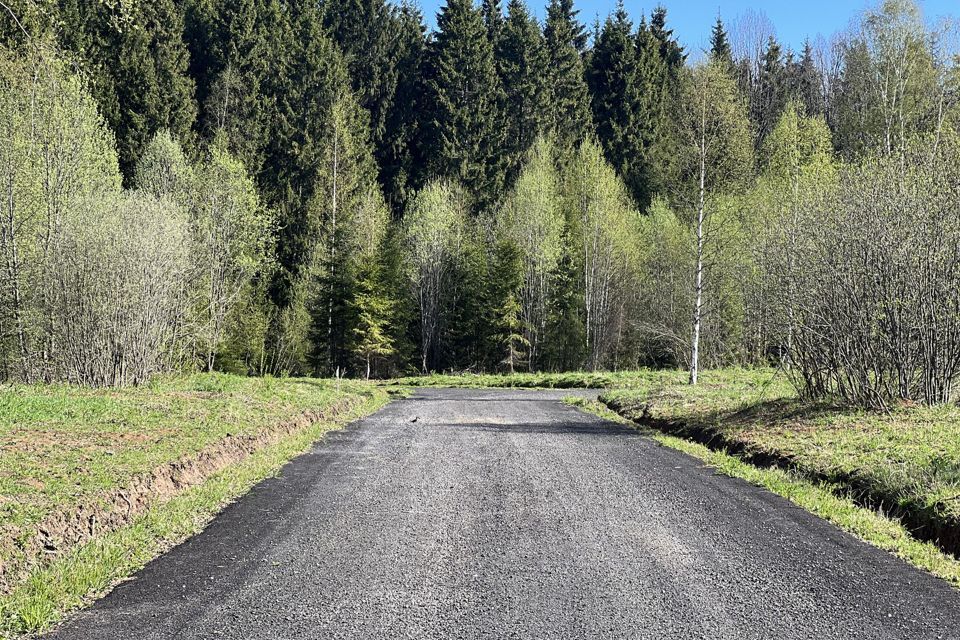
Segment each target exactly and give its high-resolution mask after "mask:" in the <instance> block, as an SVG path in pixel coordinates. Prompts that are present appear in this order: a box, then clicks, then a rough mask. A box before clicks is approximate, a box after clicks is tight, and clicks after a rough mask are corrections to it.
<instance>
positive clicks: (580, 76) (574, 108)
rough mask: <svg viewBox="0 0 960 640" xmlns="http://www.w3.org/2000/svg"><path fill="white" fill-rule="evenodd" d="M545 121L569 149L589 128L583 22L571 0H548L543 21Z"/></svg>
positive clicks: (567, 150)
mask: <svg viewBox="0 0 960 640" xmlns="http://www.w3.org/2000/svg"><path fill="white" fill-rule="evenodd" d="M544 40H545V43H546V49H547V70H548V75H547V85H548V87H549V89H550V94H551V95H550V100H549V102H548V107H549V112H548V114H549V115H548V117H549V120H548V123H549V126H550V129H549V130H550V132H551V133H552V134H553V135H554V138H555V139H556V141H557V144H558V145H559V146H560V148H561V149H563V150H564V151H566V152H569V151H572V150H573V149H575V148H576V146H577V145H578V144H580V142H581V141H582V140H583V139H584V138H585V137H586V136H587V133H588V131H589V130H590V121H591V120H590V93H589V90H588V89H587V84H586V82H585V81H584V69H583V61H582V59H581V55H580V54H581V51H582V50H583V49H584V47H585V46H586V40H587V38H586V34H585V33H584V30H583V25H581V24H580V23H579V22H577V11H576V10H574V8H573V0H550V4H549V5H548V6H547V20H546V23H545V25H544Z"/></svg>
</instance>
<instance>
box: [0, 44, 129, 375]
mask: <svg viewBox="0 0 960 640" xmlns="http://www.w3.org/2000/svg"><path fill="white" fill-rule="evenodd" d="M0 112H2V117H0V180H2V189H3V194H4V197H3V205H2V217H0V256H2V260H3V264H2V279H0V295H2V302H3V304H0V323H2V328H0V340H3V341H10V340H12V341H13V348H12V349H10V350H9V351H12V352H13V353H14V354H15V364H13V365H12V366H11V365H8V366H7V367H6V368H7V369H8V370H11V371H12V373H13V374H14V375H15V376H16V377H17V378H18V379H21V380H26V381H36V380H52V379H62V378H61V376H62V375H63V370H62V369H61V368H60V364H61V363H62V361H59V360H58V358H59V357H60V355H61V352H60V347H61V345H60V344H58V343H57V340H56V333H55V331H56V328H57V327H56V316H57V310H58V307H57V306H56V304H55V294H56V291H57V289H56V287H57V285H56V277H57V273H56V270H55V268H54V266H55V263H54V260H55V259H56V258H58V257H59V256H60V254H61V252H60V244H61V243H62V242H63V241H65V240H67V239H68V236H66V235H64V233H63V229H64V226H65V222H66V221H67V220H70V219H72V218H73V217H74V216H76V215H78V213H80V212H82V211H83V209H84V207H85V206H86V203H87V202H88V201H93V200H95V199H96V198H97V197H98V196H99V195H100V194H113V193H116V192H117V191H118V190H119V188H120V173H119V169H118V165H117V155H116V150H115V149H114V147H113V141H112V139H111V136H110V133H109V131H108V129H107V128H106V126H105V125H104V123H103V120H102V119H101V118H100V116H99V114H98V112H97V107H96V103H95V102H94V100H93V98H92V97H91V96H90V94H89V93H87V91H86V90H85V88H84V83H83V81H82V80H81V79H80V78H79V77H78V76H77V75H75V74H74V73H72V72H71V69H70V67H69V66H68V65H67V64H66V63H65V62H64V61H63V60H62V58H61V57H60V56H59V55H58V54H57V53H56V52H55V51H54V49H53V48H52V47H51V46H50V45H49V44H47V43H46V42H38V43H36V44H35V46H32V47H30V48H28V49H25V50H24V54H23V56H17V55H15V54H12V53H10V52H2V53H0Z"/></svg>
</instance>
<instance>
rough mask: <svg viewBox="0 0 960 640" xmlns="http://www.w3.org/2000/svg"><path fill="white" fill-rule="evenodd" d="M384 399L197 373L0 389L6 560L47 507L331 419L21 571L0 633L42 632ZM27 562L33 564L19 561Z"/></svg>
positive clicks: (2, 603)
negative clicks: (274, 431)
mask: <svg viewBox="0 0 960 640" xmlns="http://www.w3.org/2000/svg"><path fill="white" fill-rule="evenodd" d="M387 399H388V393H387V392H386V391H384V390H383V389H380V388H377V387H375V386H373V385H368V384H364V383H359V382H356V383H354V382H344V383H342V384H341V385H337V384H336V383H334V382H331V381H319V380H299V379H271V378H266V379H255V378H240V377H235V376H225V375H198V376H192V377H185V378H167V379H160V380H158V381H157V382H156V383H154V384H152V385H150V386H148V387H143V388H136V389H123V390H88V389H79V388H75V387H69V386H15V387H6V388H3V389H2V390H0V451H2V456H0V522H2V523H3V530H2V535H3V536H4V537H3V540H4V541H5V542H6V545H4V546H0V551H2V552H3V553H4V556H3V557H2V560H3V561H4V562H11V561H16V560H17V559H18V558H17V549H18V545H17V542H18V541H22V540H24V539H26V538H27V537H29V536H31V535H33V533H34V532H35V530H36V526H37V524H38V523H39V522H41V521H42V520H43V519H44V518H45V517H46V516H48V515H50V514H51V513H53V512H55V511H66V512H69V511H70V510H71V509H72V508H74V507H75V506H76V505H78V504H81V503H88V502H89V501H90V500H94V501H95V500H96V499H97V497H98V496H101V495H104V494H105V493H107V492H109V491H110V490H111V489H116V488H118V487H123V486H125V485H126V484H127V483H128V482H129V481H130V480H132V479H133V478H134V477H135V476H137V475H139V474H143V473H147V472H149V471H151V470H152V469H154V468H156V467H158V466H161V465H163V464H164V463H167V462H173V461H176V460H178V459H180V458H182V457H184V456H188V455H190V454H194V453H197V452H199V451H200V450H202V449H204V447H206V446H208V445H211V444H213V443H215V442H217V441H219V440H221V439H222V438H224V437H226V436H228V435H236V434H251V435H252V434H255V433H259V432H262V431H263V430H267V429H270V427H273V426H276V425H278V424H280V423H282V422H284V421H287V420H291V419H295V418H297V417H299V416H301V415H303V414H304V413H306V412H317V411H324V410H327V411H331V412H333V408H334V407H336V408H337V410H336V415H331V416H330V417H329V419H324V420H321V421H319V422H315V423H313V424H312V425H311V426H309V427H306V428H304V429H301V430H299V431H295V432H293V433H291V434H289V435H287V436H284V437H283V438H282V439H280V440H279V441H278V442H276V443H274V444H272V445H270V446H268V447H265V448H264V449H261V450H259V451H258V452H256V453H254V454H253V455H251V456H249V457H247V458H246V459H244V460H242V461H241V462H239V463H236V464H233V465H231V466H230V467H228V468H226V469H224V470H222V471H220V472H219V473H216V474H215V475H213V476H212V477H211V478H209V479H208V480H206V481H205V482H204V483H203V484H201V485H198V486H195V487H193V488H191V489H188V490H186V491H184V492H181V493H180V494H177V495H176V496H175V497H173V498H172V499H170V500H168V501H166V502H164V503H159V504H153V505H151V506H150V507H149V509H148V510H147V512H146V513H145V514H143V515H141V516H139V517H137V518H136V519H135V520H134V521H133V522H132V523H131V524H128V525H126V526H123V527H121V528H120V529H118V530H115V531H111V532H107V533H105V534H102V535H99V536H98V537H96V538H94V539H93V540H92V541H90V542H87V543H85V544H83V545H81V546H79V547H77V548H74V549H70V550H67V551H65V552H64V553H61V554H58V555H57V556H55V559H54V560H53V561H52V562H45V563H41V564H36V563H33V564H29V565H25V566H27V567H28V568H29V570H30V573H29V575H28V576H26V578H25V579H24V580H22V581H20V582H18V583H17V584H16V585H11V588H10V589H8V590H7V592H6V593H5V594H2V595H0V637H2V636H3V635H6V636H8V637H13V636H14V635H15V634H21V633H27V632H36V631H39V630H42V629H44V628H47V627H49V625H51V624H52V623H53V622H54V621H56V620H57V619H59V618H60V617H61V616H62V615H63V614H64V613H65V612H67V611H70V610H72V609H74V608H76V607H78V606H80V605H81V604H83V603H84V602H85V601H87V599H89V598H90V597H91V596H92V595H95V594H97V593H100V592H102V591H103V590H105V589H106V588H108V587H109V586H110V585H111V584H113V583H114V582H115V581H116V580H118V579H120V578H122V577H124V576H126V575H129V574H130V573H132V572H133V571H135V570H136V569H138V568H139V567H141V566H142V565H143V564H144V563H145V562H147V561H149V560H150V559H151V558H153V557H155V556H156V555H157V554H158V553H160V552H162V551H163V550H164V549H166V548H168V547H169V546H170V545H172V544H174V543H176V542H179V541H180V540H183V539H184V538H185V537H187V536H189V535H190V534H192V533H194V532H196V531H198V530H199V529H200V528H201V527H202V526H203V524H204V523H205V522H207V520H208V519H209V518H210V517H211V516H212V515H213V514H215V513H216V512H217V511H218V510H219V509H220V508H221V507H222V506H223V505H224V504H225V503H226V502H228V501H229V500H231V499H233V498H235V497H237V496H239V495H242V494H243V493H244V492H245V491H246V490H247V489H249V487H251V486H252V485H253V484H254V483H256V482H257V481H259V480H260V479H262V478H264V477H267V476H268V475H270V474H271V473H273V472H274V471H275V470H276V469H278V468H279V466H280V465H281V464H282V463H283V462H285V461H286V460H288V459H289V458H290V457H292V456H293V455H295V454H296V453H298V452H300V451H302V450H304V449H305V448H306V447H307V446H308V445H309V444H310V443H312V442H314V441H315V440H316V439H318V438H319V437H321V436H322V435H323V434H324V433H326V432H327V431H328V430H330V429H332V428H335V427H337V426H341V425H343V424H345V423H347V422H349V421H351V420H353V419H355V418H357V417H360V416H361V415H364V414H366V413H369V412H372V411H374V410H376V409H377V408H379V407H380V406H382V405H383V404H384V403H385V402H386V401H387ZM27 560H29V559H27Z"/></svg>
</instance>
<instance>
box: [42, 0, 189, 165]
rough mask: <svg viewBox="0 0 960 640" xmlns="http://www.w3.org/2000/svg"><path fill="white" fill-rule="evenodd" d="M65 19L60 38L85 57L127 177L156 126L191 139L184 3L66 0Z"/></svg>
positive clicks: (171, 1) (94, 92) (95, 94)
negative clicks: (182, 6) (179, 4)
mask: <svg viewBox="0 0 960 640" xmlns="http://www.w3.org/2000/svg"><path fill="white" fill-rule="evenodd" d="M60 19H61V21H62V22H63V24H62V38H61V44H62V45H63V46H64V47H65V48H67V49H70V50H71V51H73V52H74V53H75V54H77V55H78V56H79V57H80V58H81V59H82V60H83V61H84V63H85V66H86V68H87V70H88V73H89V77H90V85H91V90H92V93H93V94H94V97H95V98H96V100H97V103H98V104H99V106H100V112H101V114H102V115H103V116H104V118H105V119H106V121H107V123H108V124H109V125H110V128H111V129H112V130H113V132H114V135H115V136H116V140H117V152H118V154H119V156H120V168H121V170H122V171H123V173H124V176H125V178H126V181H127V182H128V183H129V182H130V181H131V180H132V178H133V170H134V166H135V164H136V162H137V160H138V159H139V157H140V154H141V153H143V150H144V149H145V148H146V146H147V145H148V144H149V142H150V140H151V139H152V138H153V136H154V135H155V134H156V133H157V132H158V131H160V130H167V131H169V132H170V133H171V134H172V135H173V136H174V137H176V138H178V139H179V140H183V141H186V140H188V138H189V137H190V133H191V130H192V127H193V124H194V121H195V119H196V114H197V107H196V103H195V98H194V92H195V86H194V82H193V80H192V79H191V78H190V77H189V75H188V67H189V62H190V55H189V52H188V50H187V46H186V44H185V42H184V19H183V14H182V10H181V9H180V8H179V7H178V6H177V4H176V3H175V2H174V1H173V0H156V1H154V2H136V3H130V4H113V3H104V2H97V1H95V0H69V1H67V2H64V3H63V8H62V11H61V13H60Z"/></svg>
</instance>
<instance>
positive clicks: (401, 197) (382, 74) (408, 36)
mask: <svg viewBox="0 0 960 640" xmlns="http://www.w3.org/2000/svg"><path fill="white" fill-rule="evenodd" d="M323 22H324V26H325V27H326V29H327V31H328V33H329V35H330V37H331V38H332V39H333V41H334V42H335V43H336V45H337V46H338V47H339V48H340V50H341V52H342V53H343V55H344V58H345V60H346V63H347V67H348V69H349V73H350V80H351V83H352V86H353V91H354V93H356V95H357V98H358V100H359V103H360V106H362V107H363V108H364V109H366V110H367V112H368V113H369V116H370V142H371V144H372V145H373V149H374V156H375V158H376V160H377V164H378V166H379V177H380V183H381V185H382V186H383V188H384V189H385V191H386V195H387V199H388V201H389V202H390V203H392V204H391V206H392V208H393V210H394V212H395V213H397V214H399V212H400V211H402V208H403V204H404V203H405V201H406V198H407V197H408V196H409V191H410V189H411V188H413V189H415V188H417V186H419V182H418V180H417V176H415V175H414V174H415V173H416V172H417V166H418V165H419V164H421V161H420V158H419V157H417V155H416V154H417V148H418V147H417V144H418V141H417V132H418V118H417V115H418V113H419V107H421V106H422V105H420V104H419V101H418V98H419V93H420V89H421V88H422V87H421V86H420V77H421V73H422V67H421V62H422V59H423V53H424V48H425V46H426V39H425V35H424V33H425V28H424V26H423V20H422V16H421V15H420V11H419V9H417V8H416V7H415V6H414V5H411V4H407V3H404V4H402V5H400V6H394V5H392V4H390V3H388V2H386V1H385V0H326V1H325V2H324V3H323ZM411 180H412V181H413V184H409V183H410V182H411Z"/></svg>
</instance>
